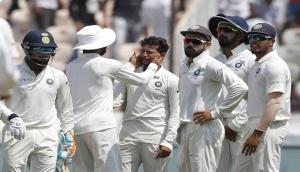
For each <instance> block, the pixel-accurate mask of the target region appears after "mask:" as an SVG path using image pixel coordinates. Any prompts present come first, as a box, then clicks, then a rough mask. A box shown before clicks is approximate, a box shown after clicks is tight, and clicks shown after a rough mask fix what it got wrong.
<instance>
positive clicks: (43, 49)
mask: <svg viewBox="0 0 300 172" xmlns="http://www.w3.org/2000/svg"><path fill="white" fill-rule="evenodd" d="M32 50H33V51H36V52H39V53H53V52H54V51H55V49H53V48H48V47H34V48H32Z"/></svg>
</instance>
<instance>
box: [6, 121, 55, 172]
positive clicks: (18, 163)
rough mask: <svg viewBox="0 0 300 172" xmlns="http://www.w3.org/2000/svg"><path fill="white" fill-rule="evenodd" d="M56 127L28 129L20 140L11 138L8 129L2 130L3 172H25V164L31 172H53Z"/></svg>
mask: <svg viewBox="0 0 300 172" xmlns="http://www.w3.org/2000/svg"><path fill="white" fill-rule="evenodd" d="M58 131H59V129H58V127H56V126H53V127H51V128H46V129H40V128H38V129H28V128H27V131H26V136H25V138H24V139H22V140H17V139H14V138H13V137H12V136H11V132H10V130H9V127H8V126H7V125H6V126H5V127H4V128H3V133H2V137H3V144H2V149H3V164H2V171H3V172H4V171H5V172H25V171H26V166H27V164H28V165H29V168H30V171H32V172H53V171H55V166H56V157H57V145H58V141H59V139H58Z"/></svg>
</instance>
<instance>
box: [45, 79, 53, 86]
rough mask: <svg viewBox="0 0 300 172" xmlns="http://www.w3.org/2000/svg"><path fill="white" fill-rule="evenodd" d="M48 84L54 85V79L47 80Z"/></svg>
mask: <svg viewBox="0 0 300 172" xmlns="http://www.w3.org/2000/svg"><path fill="white" fill-rule="evenodd" d="M46 82H47V84H48V85H52V84H53V83H54V80H53V79H52V78H48V79H47V80H46Z"/></svg>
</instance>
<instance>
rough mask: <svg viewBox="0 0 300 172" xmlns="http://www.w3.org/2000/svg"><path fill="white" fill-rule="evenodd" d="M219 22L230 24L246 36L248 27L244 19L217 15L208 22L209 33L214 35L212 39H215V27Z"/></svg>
mask: <svg viewBox="0 0 300 172" xmlns="http://www.w3.org/2000/svg"><path fill="white" fill-rule="evenodd" d="M221 21H226V22H229V23H231V24H232V25H233V26H235V27H236V29H238V30H240V31H242V32H244V33H245V34H247V32H248V29H249V25H248V23H247V22H246V20H245V19H244V18H242V17H239V16H225V15H223V14H218V15H216V16H213V17H211V18H210V19H209V21H208V28H209V30H210V32H211V33H212V34H213V35H214V37H217V27H218V24H219V23H220V22H221Z"/></svg>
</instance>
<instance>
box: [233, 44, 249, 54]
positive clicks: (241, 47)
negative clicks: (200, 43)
mask: <svg viewBox="0 0 300 172" xmlns="http://www.w3.org/2000/svg"><path fill="white" fill-rule="evenodd" d="M245 50H247V47H246V45H245V44H240V45H238V46H237V47H235V48H234V49H232V50H231V52H232V57H236V56H238V55H239V54H240V53H242V52H243V51H245Z"/></svg>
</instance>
